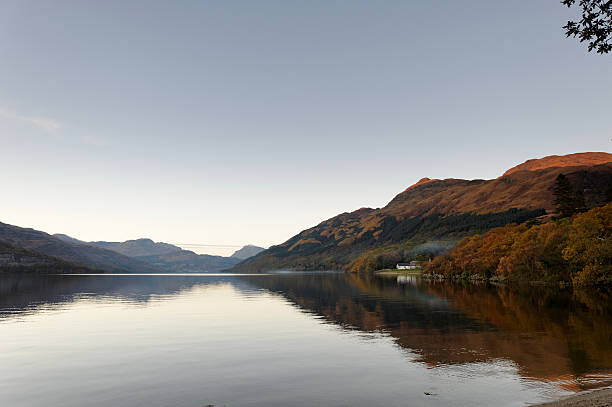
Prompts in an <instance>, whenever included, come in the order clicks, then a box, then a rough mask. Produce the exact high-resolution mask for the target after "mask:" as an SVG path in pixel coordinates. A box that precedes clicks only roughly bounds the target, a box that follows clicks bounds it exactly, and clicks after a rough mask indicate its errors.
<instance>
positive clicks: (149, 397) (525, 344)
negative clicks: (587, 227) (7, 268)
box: [0, 273, 612, 407]
mask: <svg viewBox="0 0 612 407" xmlns="http://www.w3.org/2000/svg"><path fill="white" fill-rule="evenodd" d="M610 384H612V305H611V304H610V301H609V297H608V296H607V295H606V294H605V293H596V292H588V291H575V292H572V291H570V290H560V289H553V288H547V287H491V286H482V285H464V284H461V283H449V282H442V283H441V282H427V281H422V280H420V279H417V278H413V277H407V278H406V277H403V278H396V277H374V276H366V277H364V276H354V275H344V274H334V273H325V274H294V273H285V274H273V275H256V276H252V275H244V276H231V275H230V276H219V275H188V276H185V275H158V276H134V275H122V276H112V275H111V276H109V275H95V276H91V275H90V276H76V275H63V276H62V275H27V274H21V275H0V405H1V406H11V407H20V406H27V407H32V406H46V407H48V406H58V407H59V406H62V407H66V406H147V407H154V406H185V407H201V406H206V405H209V404H214V405H216V406H228V407H233V406H351V407H355V406H447V405H453V406H474V405H482V406H490V405H495V406H498V407H502V406H522V405H528V404H532V403H536V402H540V401H547V400H550V399H553V398H557V397H559V396H562V395H566V394H570V393H572V392H576V391H580V390H584V389H589V388H594V387H600V386H604V385H610Z"/></svg>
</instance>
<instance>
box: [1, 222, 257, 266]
mask: <svg viewBox="0 0 612 407" xmlns="http://www.w3.org/2000/svg"><path fill="white" fill-rule="evenodd" d="M241 250H242V252H241ZM258 250H259V251H261V250H264V249H263V248H258V247H256V246H245V247H244V248H242V249H240V250H238V251H237V252H236V253H235V254H238V255H239V256H245V257H244V258H247V255H248V253H253V252H256V251H258ZM241 253H242V254H241ZM240 261H241V257H222V256H210V255H206V254H196V253H194V252H192V251H188V250H183V249H181V248H180V247H177V246H174V245H171V244H168V243H162V242H153V241H152V240H151V239H136V240H128V241H125V242H103V241H98V242H84V241H81V240H78V239H75V238H73V237H70V236H68V235H64V234H56V235H49V234H47V233H45V232H41V231H38V230H34V229H27V228H21V227H18V226H13V225H8V224H5V223H0V269H2V270H33V269H36V270H42V269H44V268H48V269H53V270H55V271H57V270H58V268H59V269H61V270H64V271H89V272H91V271H106V272H135V273H161V272H216V271H221V270H223V269H227V268H229V267H232V266H234V265H235V264H237V263H238V262H240Z"/></svg>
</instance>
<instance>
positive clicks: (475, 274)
mask: <svg viewBox="0 0 612 407" xmlns="http://www.w3.org/2000/svg"><path fill="white" fill-rule="evenodd" d="M425 272H426V273H428V274H438V275H439V274H442V275H444V276H445V277H449V278H476V279H484V278H490V277H495V278H499V279H510V280H542V281H551V282H552V281H567V282H570V281H571V282H573V283H574V284H575V285H576V286H588V285H601V284H612V204H610V203H609V204H607V205H606V206H603V207H596V208H593V209H591V210H590V211H588V212H584V213H578V214H575V215H574V216H573V217H571V218H565V219H560V220H556V221H553V222H548V223H545V224H541V225H533V226H531V227H529V226H527V225H508V226H504V227H501V228H495V229H492V230H490V231H489V232H487V233H485V234H483V235H475V236H472V237H468V238H465V239H463V240H462V241H461V242H459V244H458V245H457V246H455V247H454V248H453V249H452V250H450V252H449V253H448V254H446V255H445V256H441V257H437V258H435V259H434V261H433V262H431V263H430V264H428V265H427V266H426V270H425Z"/></svg>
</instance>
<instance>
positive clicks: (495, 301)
mask: <svg viewBox="0 0 612 407" xmlns="http://www.w3.org/2000/svg"><path fill="white" fill-rule="evenodd" d="M250 281H251V282H252V283H254V284H255V283H257V284H258V285H260V286H262V287H265V288H266V289H269V290H271V291H275V292H279V293H281V294H283V295H284V296H286V297H287V298H290V299H291V300H292V301H294V302H295V303H296V304H297V305H298V306H300V307H301V308H304V309H307V310H309V311H311V312H313V313H316V314H319V315H322V316H324V317H325V318H327V319H328V320H330V321H332V322H334V323H336V324H340V325H341V326H343V327H345V328H348V329H351V328H354V329H359V330H362V331H366V332H373V331H381V332H386V333H388V334H390V335H391V336H392V337H393V338H395V340H396V343H397V344H398V345H399V346H401V347H403V348H406V349H408V350H410V351H412V352H414V353H416V354H417V355H418V360H420V361H422V362H424V363H426V364H428V365H430V366H432V367H433V366H440V365H444V364H463V363H477V362H486V361H491V360H508V361H512V362H514V363H515V364H516V365H517V366H518V368H519V371H520V374H521V376H523V377H526V378H533V379H538V380H544V381H555V382H558V383H560V384H561V385H563V387H564V388H566V389H567V390H571V391H578V390H583V389H587V388H591V387H597V386H602V385H608V384H612V375H611V373H612V305H611V303H610V301H609V295H608V294H607V293H605V292H597V291H586V290H576V291H572V290H570V289H559V288H553V287H534V286H499V287H495V286H490V285H482V284H480V285H478V284H463V283H450V282H431V281H426V280H422V279H420V278H419V277H416V276H399V277H374V276H371V275H348V276H345V275H335V276H320V275H308V276H303V277H302V278H300V279H299V280H288V279H286V278H283V277H281V276H277V277H273V276H271V277H269V278H266V279H261V280H258V281H255V280H250Z"/></svg>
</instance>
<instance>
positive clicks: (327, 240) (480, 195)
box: [235, 153, 612, 271]
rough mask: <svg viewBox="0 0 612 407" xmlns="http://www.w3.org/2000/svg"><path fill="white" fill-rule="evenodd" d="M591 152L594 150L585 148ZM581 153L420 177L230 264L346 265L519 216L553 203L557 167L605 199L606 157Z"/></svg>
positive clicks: (611, 167) (591, 195)
mask: <svg viewBox="0 0 612 407" xmlns="http://www.w3.org/2000/svg"><path fill="white" fill-rule="evenodd" d="M590 154H598V153H587V156H588V155H590ZM603 154H605V153H603ZM587 156H584V155H580V154H578V155H577V154H572V155H571V156H569V157H559V159H557V160H554V162H555V163H561V162H563V163H565V166H554V167H548V168H543V169H539V170H533V171H521V170H518V171H514V172H511V173H510V174H508V175H504V176H502V177H500V178H497V179H492V180H462V179H445V180H426V181H425V182H422V181H419V182H418V183H417V184H416V185H413V186H412V187H410V188H408V189H406V190H405V191H403V192H401V193H400V194H399V195H397V196H396V197H395V198H394V199H393V200H392V201H391V202H389V204H388V205H387V206H385V207H383V208H381V209H361V210H357V211H354V212H350V213H343V214H340V215H338V216H335V217H333V218H331V219H328V220H326V221H323V222H321V223H320V224H318V225H317V226H314V227H312V228H310V229H307V230H304V231H302V232H301V233H299V234H298V235H296V236H294V237H292V238H291V239H289V240H288V241H287V242H285V243H283V244H280V245H278V246H272V247H271V248H270V249H268V250H266V251H264V252H262V253H260V254H259V255H258V256H255V257H253V258H251V259H248V260H246V261H245V262H243V263H240V264H239V265H237V266H236V267H235V269H236V270H249V271H262V270H271V269H279V268H294V269H324V268H328V269H337V268H346V266H347V265H348V264H349V263H350V262H351V261H353V260H354V259H355V258H356V257H357V256H359V255H360V254H362V253H365V252H367V251H369V250H372V249H376V248H378V247H382V246H386V245H389V244H400V243H402V242H408V241H415V240H416V241H419V240H428V239H451V240H452V239H458V238H461V237H463V236H466V235H469V234H473V233H482V232H484V231H486V230H489V229H491V228H493V227H498V226H503V225H505V224H508V223H521V222H525V221H526V220H528V219H533V218H534V217H538V216H541V215H543V214H546V213H548V214H550V213H551V212H552V211H553V210H554V204H553V200H554V196H553V186H554V183H555V179H556V177H557V176H558V175H559V174H560V173H563V174H565V175H566V176H567V177H568V179H569V180H570V182H571V183H572V185H573V186H574V188H575V189H577V190H581V191H582V192H583V194H584V197H585V202H586V205H587V207H592V206H594V205H597V204H600V203H602V202H604V200H605V199H606V198H605V197H606V191H607V190H609V188H610V187H611V185H612V162H609V163H605V164H600V165H594V166H585V165H574V166H570V162H572V160H574V159H575V162H577V163H581V162H584V159H585V157H587ZM593 157H594V156H593ZM591 159H594V158H591ZM599 159H600V160H601V159H602V158H601V156H600V158H599ZM545 161H546V160H545ZM547 162H548V163H552V162H553V160H548V161H547ZM539 166H544V163H540V164H539ZM536 167H537V166H533V168H536ZM402 244H403V243H402Z"/></svg>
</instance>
